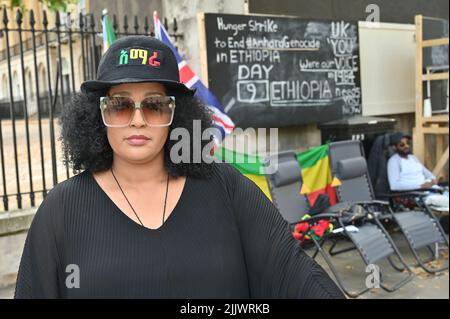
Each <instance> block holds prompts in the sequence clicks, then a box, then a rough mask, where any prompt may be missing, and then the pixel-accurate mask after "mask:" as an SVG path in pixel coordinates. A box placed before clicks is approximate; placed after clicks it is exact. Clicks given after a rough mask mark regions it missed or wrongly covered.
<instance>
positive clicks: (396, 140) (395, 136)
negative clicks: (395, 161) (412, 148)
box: [389, 132, 411, 145]
mask: <svg viewBox="0 0 450 319" xmlns="http://www.w3.org/2000/svg"><path fill="white" fill-rule="evenodd" d="M404 137H405V138H407V139H409V140H410V139H411V136H410V135H407V134H403V133H402V132H396V133H393V134H392V135H391V136H390V138H389V140H390V142H391V145H396V144H398V143H399V142H400V140H401V139H402V138H404Z"/></svg>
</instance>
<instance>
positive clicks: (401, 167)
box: [387, 132, 449, 211]
mask: <svg viewBox="0 0 450 319" xmlns="http://www.w3.org/2000/svg"><path fill="white" fill-rule="evenodd" d="M410 141H411V137H410V136H407V135H405V134H403V133H401V132H398V133H395V134H393V135H392V136H391V140H390V142H391V145H392V146H393V147H394V149H395V151H396V152H395V154H394V155H392V156H391V157H390V158H389V160H388V165H387V166H388V167H387V168H388V179H389V185H390V188H391V190H392V191H408V190H416V189H430V188H440V187H439V186H438V185H437V180H436V177H435V176H434V175H433V174H432V173H431V172H430V171H429V170H428V169H427V168H426V167H425V166H424V165H423V164H422V163H421V162H420V161H419V160H418V159H417V157H415V156H414V155H413V154H411V147H410ZM426 194H428V193H426ZM448 202H449V200H448V188H447V189H445V191H444V194H443V195H441V194H428V195H427V196H426V198H425V203H426V204H427V205H431V206H434V207H440V208H442V209H443V210H446V211H448Z"/></svg>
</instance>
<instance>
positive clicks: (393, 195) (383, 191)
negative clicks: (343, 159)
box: [367, 133, 448, 213]
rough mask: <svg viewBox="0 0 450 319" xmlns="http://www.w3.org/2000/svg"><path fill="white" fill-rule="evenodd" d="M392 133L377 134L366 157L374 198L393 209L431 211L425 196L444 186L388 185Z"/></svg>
mask: <svg viewBox="0 0 450 319" xmlns="http://www.w3.org/2000/svg"><path fill="white" fill-rule="evenodd" d="M392 134H393V133H386V134H382V135H380V136H378V137H377V138H376V139H375V141H374V143H373V145H372V148H371V150H370V154H369V157H368V159H367V166H368V170H369V176H370V180H371V183H372V187H373V191H374V194H375V198H376V199H379V200H386V201H389V202H390V203H391V207H392V208H393V209H394V211H405V210H408V209H413V210H414V209H415V210H417V209H418V210H423V209H426V210H428V211H430V213H432V212H431V211H432V207H430V206H429V205H427V203H426V202H425V198H426V196H427V195H429V194H430V193H437V194H442V193H443V192H444V188H430V189H416V190H409V191H391V189H390V187H389V179H388V173H387V163H388V160H389V158H390V157H391V156H392V155H394V154H395V149H394V148H393V147H392V145H391V135H392ZM440 185H441V186H448V182H447V183H441V184H440Z"/></svg>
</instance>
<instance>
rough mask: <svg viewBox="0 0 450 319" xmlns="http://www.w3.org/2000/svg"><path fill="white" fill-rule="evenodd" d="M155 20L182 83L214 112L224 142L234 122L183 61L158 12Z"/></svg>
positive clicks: (215, 125) (214, 121)
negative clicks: (170, 51) (171, 54)
mask: <svg viewBox="0 0 450 319" xmlns="http://www.w3.org/2000/svg"><path fill="white" fill-rule="evenodd" d="M153 19H154V23H155V37H156V38H158V39H159V40H161V41H163V42H164V43H165V44H166V45H168V46H169V47H170V49H171V50H172V51H173V53H174V54H175V57H176V59H177V62H178V69H179V70H180V80H181V82H183V83H184V84H185V85H186V86H187V87H188V88H195V89H197V91H196V93H195V95H196V96H197V97H198V98H199V99H200V100H201V101H202V102H203V103H205V105H206V106H207V107H208V108H209V109H210V110H211V111H212V117H213V125H214V127H215V128H217V129H218V130H219V131H220V133H221V136H218V137H217V138H218V139H219V140H222V139H223V138H224V137H225V136H226V135H227V134H230V133H231V132H232V131H233V129H234V123H233V121H232V120H231V119H230V118H229V117H228V115H227V114H226V113H225V112H224V110H223V107H222V105H221V104H220V102H219V101H218V100H217V98H216V97H215V96H214V94H212V92H211V91H210V90H209V89H208V88H207V87H206V86H205V85H204V84H203V83H202V81H201V80H200V78H199V77H198V76H197V75H196V74H195V73H194V71H192V69H191V68H190V67H189V65H188V64H187V63H186V61H185V60H183V58H182V57H181V55H180V54H179V53H178V50H177V49H176V48H175V46H174V45H173V43H172V41H171V40H170V36H169V34H168V33H167V30H166V29H165V28H164V25H163V24H162V23H161V21H160V20H159V18H158V15H157V13H156V12H155V13H154V15H153Z"/></svg>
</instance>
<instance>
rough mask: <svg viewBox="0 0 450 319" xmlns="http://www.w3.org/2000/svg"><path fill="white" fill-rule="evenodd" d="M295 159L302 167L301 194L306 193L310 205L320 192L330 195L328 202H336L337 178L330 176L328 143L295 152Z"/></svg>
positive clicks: (332, 203)
mask: <svg viewBox="0 0 450 319" xmlns="http://www.w3.org/2000/svg"><path fill="white" fill-rule="evenodd" d="M297 160H298V162H299V164H300V167H301V169H302V180H303V185H302V189H301V191H300V193H301V194H306V195H307V196H308V200H309V203H310V205H311V206H312V205H314V203H315V202H316V199H317V197H318V196H319V195H320V194H327V195H328V196H329V197H330V204H331V205H334V204H336V203H337V198H336V192H335V190H334V187H336V186H338V185H339V183H340V182H339V180H338V179H337V178H334V179H333V178H332V175H331V168H330V161H329V158H328V145H327V144H325V145H321V146H319V147H315V148H312V149H310V150H307V151H305V152H301V153H298V154H297Z"/></svg>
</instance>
